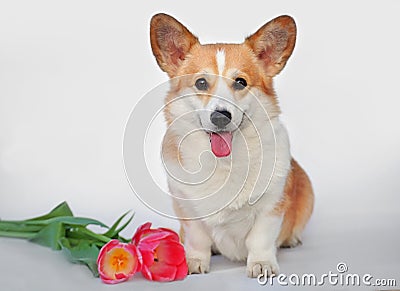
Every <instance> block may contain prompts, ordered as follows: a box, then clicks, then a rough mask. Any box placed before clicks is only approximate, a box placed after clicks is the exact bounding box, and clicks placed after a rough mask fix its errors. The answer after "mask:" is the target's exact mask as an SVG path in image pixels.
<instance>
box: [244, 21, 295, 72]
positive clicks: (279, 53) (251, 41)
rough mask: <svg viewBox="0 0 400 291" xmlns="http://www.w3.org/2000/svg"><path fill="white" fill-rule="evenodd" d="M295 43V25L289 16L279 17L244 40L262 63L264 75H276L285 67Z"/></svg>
mask: <svg viewBox="0 0 400 291" xmlns="http://www.w3.org/2000/svg"><path fill="white" fill-rule="evenodd" d="M295 42H296V23H295V22H294V20H293V18H292V17H290V16H286V15H284V16H279V17H277V18H275V19H273V20H271V21H270V22H268V23H267V24H265V25H264V26H262V27H261V28H260V29H259V30H257V32H256V33H254V34H253V35H251V36H249V37H247V38H246V40H245V42H244V43H245V44H247V45H248V46H249V47H250V48H251V49H252V50H253V52H254V53H255V55H256V56H257V58H258V59H259V60H260V61H261V62H262V64H263V66H264V69H265V71H266V74H267V75H268V76H270V77H273V76H275V75H277V74H278V73H279V72H280V71H281V70H282V69H283V68H284V67H285V65H286V62H287V60H288V59H289V57H290V55H291V54H292V52H293V49H294V45H295Z"/></svg>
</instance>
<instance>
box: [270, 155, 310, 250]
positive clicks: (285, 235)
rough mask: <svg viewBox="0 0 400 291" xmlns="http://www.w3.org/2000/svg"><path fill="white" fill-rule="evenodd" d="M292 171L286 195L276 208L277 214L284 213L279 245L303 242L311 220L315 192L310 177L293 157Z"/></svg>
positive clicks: (290, 245) (287, 181)
mask: <svg viewBox="0 0 400 291" xmlns="http://www.w3.org/2000/svg"><path fill="white" fill-rule="evenodd" d="M291 166H292V168H291V171H290V173H289V175H288V177H287V179H286V185H285V192H284V197H283V199H282V201H281V203H280V204H279V205H277V207H276V208H275V212H276V214H284V218H283V222H282V227H281V232H280V234H279V237H278V240H277V246H282V247H293V246H296V245H297V244H299V243H301V240H300V239H301V238H300V234H301V232H302V231H303V229H304V227H305V225H306V223H307V221H308V220H309V218H310V216H311V213H312V210H313V205H314V192H313V189H312V186H311V182H310V179H309V178H308V176H307V174H306V173H305V171H304V170H303V169H302V168H301V167H300V165H299V164H298V163H297V162H296V161H295V160H294V159H292V161H291Z"/></svg>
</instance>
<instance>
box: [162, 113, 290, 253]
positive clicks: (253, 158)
mask: <svg viewBox="0 0 400 291" xmlns="http://www.w3.org/2000/svg"><path fill="white" fill-rule="evenodd" d="M271 125H272V127H273V131H272V127H271ZM257 130H258V131H259V132H262V134H259V133H256V132H254V130H252V129H251V128H250V127H249V128H246V129H244V130H242V131H241V133H236V132H235V135H234V139H233V144H232V154H231V155H230V156H229V157H226V158H222V159H216V158H215V157H214V156H213V155H212V153H211V152H210V151H209V150H210V144H209V140H208V138H207V135H206V134H205V133H204V132H201V131H199V132H195V133H193V134H191V135H190V136H187V137H186V138H185V139H184V141H182V144H181V146H180V153H181V156H182V160H183V164H182V165H181V164H179V163H176V161H168V160H167V161H166V162H167V163H168V167H169V168H170V169H172V172H175V173H179V177H168V182H169V186H170V190H171V192H172V194H173V195H174V196H175V197H176V198H177V199H176V202H177V203H178V205H179V207H180V208H181V209H183V212H184V213H185V216H186V218H202V220H201V221H202V223H203V225H204V229H205V230H206V231H207V233H208V234H209V236H210V237H211V238H212V240H213V242H214V244H215V246H216V247H217V248H218V250H219V251H220V252H221V253H222V254H224V255H225V256H227V257H228V258H230V259H233V260H243V259H245V258H246V256H247V250H246V247H245V239H246V236H247V234H248V232H249V231H250V229H251V228H252V227H253V225H254V221H255V218H256V217H257V216H258V215H263V214H266V213H268V212H270V211H271V210H272V209H273V208H274V207H275V205H276V203H277V202H278V201H279V200H280V199H281V198H282V195H283V188H284V185H285V181H286V177H287V174H288V171H289V168H290V159H291V157H290V151H289V142H288V137H287V133H286V129H285V128H284V127H283V126H282V125H281V123H280V122H279V120H278V119H277V118H276V119H274V120H272V122H271V124H268V123H265V124H264V125H262V126H258V127H257ZM239 134H240V136H239ZM182 167H184V170H182ZM188 181H189V183H187V182H188ZM261 195H262V196H261ZM259 197H260V199H259V201H258V202H257V203H255V204H254V205H250V204H251V203H250V204H249V199H250V198H252V199H251V201H254V198H259ZM265 231H266V232H268V230H267V229H266V230H265Z"/></svg>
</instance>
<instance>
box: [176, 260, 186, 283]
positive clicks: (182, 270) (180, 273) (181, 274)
mask: <svg viewBox="0 0 400 291" xmlns="http://www.w3.org/2000/svg"><path fill="white" fill-rule="evenodd" d="M187 274H188V265H187V263H186V259H185V260H184V261H183V262H182V264H180V265H179V266H178V267H177V271H176V275H175V280H183V279H185V278H186V276H187Z"/></svg>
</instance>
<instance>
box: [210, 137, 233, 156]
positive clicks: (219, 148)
mask: <svg viewBox="0 0 400 291" xmlns="http://www.w3.org/2000/svg"><path fill="white" fill-rule="evenodd" d="M210 143H211V150H212V152H213V153H214V155H215V156H216V157H218V158H223V157H227V156H229V155H230V154H231V151H232V132H230V131H221V132H211V133H210Z"/></svg>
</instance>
